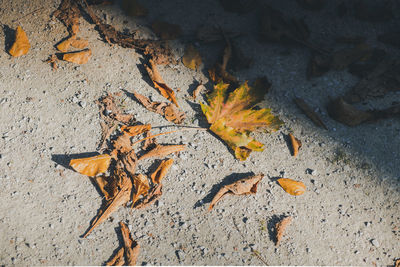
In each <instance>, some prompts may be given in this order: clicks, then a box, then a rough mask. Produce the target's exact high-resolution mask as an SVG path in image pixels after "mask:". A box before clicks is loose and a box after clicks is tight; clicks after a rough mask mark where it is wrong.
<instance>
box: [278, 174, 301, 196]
mask: <svg viewBox="0 0 400 267" xmlns="http://www.w3.org/2000/svg"><path fill="white" fill-rule="evenodd" d="M278 183H279V185H280V186H282V188H283V190H285V191H286V192H287V193H289V194H291V195H293V196H300V195H302V194H304V192H305V191H306V186H305V185H304V183H303V182H298V181H295V180H292V179H289V178H280V179H278Z"/></svg>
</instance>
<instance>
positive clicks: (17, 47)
mask: <svg viewBox="0 0 400 267" xmlns="http://www.w3.org/2000/svg"><path fill="white" fill-rule="evenodd" d="M29 48H31V45H30V44H29V40H28V36H27V35H26V33H25V31H24V30H23V29H22V27H21V26H18V27H17V29H16V30H15V39H14V43H13V44H12V46H11V48H10V50H9V51H8V53H10V55H11V56H13V57H20V56H23V55H26V54H27V53H28V51H29Z"/></svg>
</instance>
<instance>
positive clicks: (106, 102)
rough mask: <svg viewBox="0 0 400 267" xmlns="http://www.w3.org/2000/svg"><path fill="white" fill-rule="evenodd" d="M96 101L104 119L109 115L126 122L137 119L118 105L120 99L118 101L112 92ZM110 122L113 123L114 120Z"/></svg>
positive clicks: (111, 117)
mask: <svg viewBox="0 0 400 267" xmlns="http://www.w3.org/2000/svg"><path fill="white" fill-rule="evenodd" d="M114 95H115V94H114ZM96 103H97V104H98V105H99V107H100V114H101V116H102V118H103V119H104V118H107V117H108V118H110V119H112V120H116V121H119V122H122V123H124V124H130V123H131V122H132V121H134V120H135V118H134V117H133V115H132V114H127V113H124V112H123V111H121V109H120V108H119V107H118V106H119V104H120V103H119V101H117V100H116V99H115V98H114V96H113V95H112V94H108V95H106V96H103V97H101V98H100V99H99V100H98V101H97V102H96ZM110 123H112V124H113V123H114V121H111V122H110Z"/></svg>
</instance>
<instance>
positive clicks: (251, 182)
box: [208, 174, 264, 211]
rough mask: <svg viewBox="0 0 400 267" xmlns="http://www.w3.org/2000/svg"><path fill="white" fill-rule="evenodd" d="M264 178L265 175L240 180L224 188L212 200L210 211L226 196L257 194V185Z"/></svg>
mask: <svg viewBox="0 0 400 267" xmlns="http://www.w3.org/2000/svg"><path fill="white" fill-rule="evenodd" d="M263 177H264V174H259V175H253V176H250V177H246V178H244V179H240V180H238V181H236V182H234V183H232V184H229V185H225V186H223V187H222V188H221V189H220V190H219V191H218V193H217V194H216V195H215V196H214V198H213V199H212V201H211V203H210V206H209V207H208V210H209V211H210V210H212V208H213V207H214V206H215V204H217V202H218V201H220V200H221V198H222V197H224V196H225V195H247V194H255V193H256V192H257V185H258V183H259V182H260V181H261V179H262V178H263Z"/></svg>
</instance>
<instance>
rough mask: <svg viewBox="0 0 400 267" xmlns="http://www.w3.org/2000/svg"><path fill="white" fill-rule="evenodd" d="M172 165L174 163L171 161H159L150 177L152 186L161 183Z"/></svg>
mask: <svg viewBox="0 0 400 267" xmlns="http://www.w3.org/2000/svg"><path fill="white" fill-rule="evenodd" d="M172 163H174V160H173V159H166V160H163V161H161V163H160V165H158V167H157V169H156V170H155V171H154V172H153V173H152V174H151V175H150V178H151V180H152V181H153V184H159V183H161V180H162V178H164V176H165V175H166V174H167V172H168V170H169V168H171V166H172Z"/></svg>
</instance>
